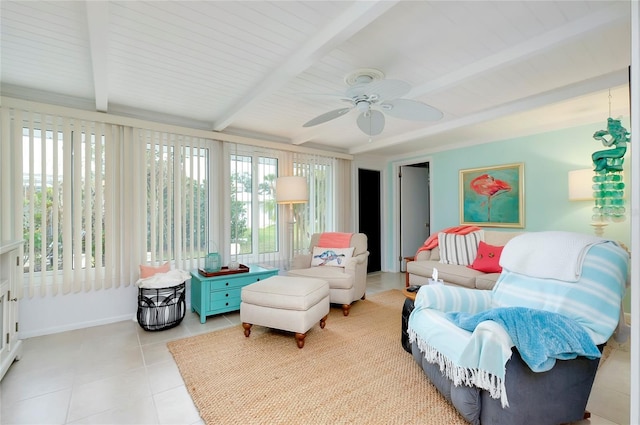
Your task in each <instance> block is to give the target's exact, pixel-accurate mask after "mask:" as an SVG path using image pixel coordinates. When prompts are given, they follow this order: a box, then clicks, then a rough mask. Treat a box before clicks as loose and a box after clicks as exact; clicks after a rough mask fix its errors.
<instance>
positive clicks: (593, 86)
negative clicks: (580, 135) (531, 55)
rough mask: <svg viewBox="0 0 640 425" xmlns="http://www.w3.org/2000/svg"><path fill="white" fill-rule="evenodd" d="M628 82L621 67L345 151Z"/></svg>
mask: <svg viewBox="0 0 640 425" xmlns="http://www.w3.org/2000/svg"><path fill="white" fill-rule="evenodd" d="M628 82H629V74H628V70H627V68H625V69H622V70H619V71H616V72H612V73H609V74H605V75H601V76H599V77H595V78H591V79H589V80H585V81H581V82H579V83H575V84H570V85H568V86H565V87H561V88H559V89H555V90H550V91H547V92H545V93H540V94H537V95H534V96H530V97H527V98H524V99H519V100H517V101H514V102H510V103H506V104H503V105H500V106H498V107H496V108H491V109H488V110H485V111H480V112H477V113H475V114H470V115H467V116H465V117H463V118H459V119H454V120H451V121H445V122H443V123H441V124H436V125H433V126H430V127H427V128H424V129H420V130H416V131H412V132H408V133H403V134H398V135H395V136H393V137H387V138H384V139H379V140H376V141H373V142H371V143H367V144H363V145H360V146H357V147H355V148H352V149H350V150H349V153H350V154H351V155H356V154H361V153H366V152H369V151H374V150H376V149H377V148H380V147H388V146H393V145H398V144H400V143H404V142H407V141H411V140H417V139H420V138H426V137H432V136H435V135H437V134H440V133H444V132H447V131H451V130H455V129H457V128H462V127H467V126H471V125H474V124H478V123H482V122H487V121H491V120H495V119H497V118H503V117H506V116H509V115H512V114H516V113H518V112H523V111H527V110H532V109H536V108H541V107H543V106H547V105H551V104H554V103H558V102H562V101H565V100H569V99H573V98H575V97H578V96H583V95H586V94H589V93H594V92H597V91H600V90H606V89H608V88H611V87H617V86H620V85H623V84H627V83H628Z"/></svg>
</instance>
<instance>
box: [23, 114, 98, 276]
mask: <svg viewBox="0 0 640 425" xmlns="http://www.w3.org/2000/svg"><path fill="white" fill-rule="evenodd" d="M88 131H90V129H83V128H79V129H78V130H76V131H71V132H68V133H67V134H66V135H65V134H64V133H63V132H61V131H57V130H54V129H48V130H46V129H43V128H41V126H33V127H29V128H26V127H25V128H23V134H22V141H23V144H22V149H23V151H22V158H23V194H24V196H23V198H24V217H23V221H22V222H23V238H24V240H25V249H24V253H25V254H24V255H25V258H24V268H25V271H26V272H45V271H49V272H50V271H58V270H62V269H63V266H64V267H70V268H72V269H74V268H81V269H85V268H93V267H96V265H102V264H103V263H104V255H103V253H104V238H103V237H102V236H103V235H104V231H103V230H104V208H103V198H102V193H103V190H102V189H103V187H102V184H103V180H102V176H104V166H105V162H104V155H103V146H104V137H98V141H97V143H96V135H95V134H93V133H90V132H88ZM65 225H68V226H69V227H68V231H66V232H63V229H64V228H65V227H64V226H65ZM65 239H66V240H67V243H66V244H65V242H64V241H65Z"/></svg>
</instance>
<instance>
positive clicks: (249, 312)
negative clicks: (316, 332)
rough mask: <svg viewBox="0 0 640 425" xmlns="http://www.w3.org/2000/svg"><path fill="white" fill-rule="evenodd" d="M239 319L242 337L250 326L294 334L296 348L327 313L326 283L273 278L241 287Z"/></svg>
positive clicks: (327, 289)
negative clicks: (242, 332)
mask: <svg viewBox="0 0 640 425" xmlns="http://www.w3.org/2000/svg"><path fill="white" fill-rule="evenodd" d="M240 297H241V302H240V320H241V321H242V327H243V328H244V335H245V336H247V337H248V336H249V335H250V334H251V326H252V325H260V326H265V327H268V328H273V329H280V330H283V331H289V332H294V333H295V337H296V342H297V344H298V348H302V347H304V338H305V337H306V336H307V331H308V330H309V329H311V327H313V325H314V324H315V323H316V322H320V328H324V325H325V321H326V320H327V315H328V314H329V284H328V283H327V282H326V281H325V280H322V279H312V278H303V277H289V276H273V277H270V278H268V279H265V280H262V281H260V282H256V283H252V284H251V285H247V286H245V287H243V288H242V292H241V295H240Z"/></svg>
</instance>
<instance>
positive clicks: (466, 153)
mask: <svg viewBox="0 0 640 425" xmlns="http://www.w3.org/2000/svg"><path fill="white" fill-rule="evenodd" d="M622 123H623V125H624V126H625V127H626V128H627V129H628V128H629V124H628V123H629V119H628V117H627V118H625V119H623V120H622ZM605 128H606V119H603V120H602V122H598V123H594V124H591V125H584V126H580V127H573V128H568V129H563V130H557V131H551V132H546V133H539V134H535V135H532V136H526V137H518V138H514V139H509V140H503V141H498V142H493V143H487V144H482V145H477V146H470V147H464V148H460V149H452V150H448V151H443V152H436V153H433V154H430V155H429V158H430V167H431V193H432V195H431V203H432V213H431V214H432V215H431V230H432V232H435V231H438V230H440V229H443V228H446V227H450V226H456V225H458V224H459V223H460V222H459V198H458V197H459V187H458V176H459V171H460V170H461V169H467V168H477V167H488V166H494V165H503V164H511V163H519V162H522V163H524V196H525V199H524V203H525V217H524V220H525V228H524V230H527V231H541V230H567V231H574V232H581V233H589V234H591V233H592V232H593V229H592V227H591V226H590V225H589V223H590V221H591V208H592V207H593V201H579V202H575V201H574V202H571V201H569V200H568V186H567V175H568V172H569V171H570V170H576V169H581V168H591V167H592V163H591V154H592V153H593V152H594V151H596V150H601V149H604V147H603V146H602V144H601V143H599V142H597V141H595V140H594V139H593V138H592V136H593V133H594V132H595V131H597V130H602V129H605ZM626 159H627V160H626V161H625V164H624V167H625V180H626V182H627V193H629V192H628V191H629V182H628V180H629V176H630V174H631V173H630V168H629V165H630V162H631V161H630V159H629V154H628V153H627V155H626ZM406 161H407V159H403V160H402V163H406ZM423 161H424V159H422V160H420V161H416V162H423ZM395 166H396V163H395V162H392V163H390V164H388V167H389V171H390V172H389V173H388V176H390V181H389V182H388V184H389V186H388V190H389V191H390V192H389V193H392V196H393V197H395V190H396V188H397V184H395V183H394V182H395V175H394V173H393V170H394V167H395ZM392 199H394V198H392ZM626 206H627V210H628V209H629V196H628V195H627V205H626ZM388 214H389V215H388V216H389V217H392V216H393V213H392V206H389V210H388ZM389 225H390V226H394V225H393V223H390V224H389ZM389 230H390V231H391V234H396V233H397V230H395V229H389ZM508 230H513V229H508ZM604 236H605V237H606V238H610V239H614V240H619V241H621V242H623V243H625V244H627V246H630V239H631V234H630V222H629V220H626V221H624V222H622V223H611V224H609V225H608V226H607V227H606V228H605V233H604ZM389 254H390V253H389ZM391 257H392V255H389V256H387V258H391Z"/></svg>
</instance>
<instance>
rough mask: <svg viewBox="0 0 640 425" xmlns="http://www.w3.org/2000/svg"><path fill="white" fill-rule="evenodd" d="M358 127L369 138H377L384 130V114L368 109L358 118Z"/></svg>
mask: <svg viewBox="0 0 640 425" xmlns="http://www.w3.org/2000/svg"><path fill="white" fill-rule="evenodd" d="M357 122H358V127H360V130H362V131H363V132H364V133H365V134H368V135H369V136H377V135H378V134H380V133H382V130H384V114H383V113H382V112H380V111H376V110H374V109H370V110H368V111H365V112H363V113H361V114H360V115H359V116H358V120H357Z"/></svg>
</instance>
